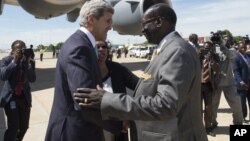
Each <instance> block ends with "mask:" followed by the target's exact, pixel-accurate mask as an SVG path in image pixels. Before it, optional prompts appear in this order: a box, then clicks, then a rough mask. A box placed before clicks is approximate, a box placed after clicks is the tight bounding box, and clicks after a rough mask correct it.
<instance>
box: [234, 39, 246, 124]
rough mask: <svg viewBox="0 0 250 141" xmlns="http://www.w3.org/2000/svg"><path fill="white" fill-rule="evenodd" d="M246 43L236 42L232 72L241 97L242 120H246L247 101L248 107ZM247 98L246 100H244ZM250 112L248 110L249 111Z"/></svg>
mask: <svg viewBox="0 0 250 141" xmlns="http://www.w3.org/2000/svg"><path fill="white" fill-rule="evenodd" d="M246 49H247V48H246V44H245V43H244V42H240V43H239V44H238V49H237V54H236V57H235V59H234V61H233V72H234V78H235V81H236V86H237V92H238V94H239V95H240V98H241V108H242V113H243V118H244V122H247V120H246V117H247V101H248V107H249V109H250V105H249V102H250V89H249V86H250V83H249V82H250V73H249V70H250V56H249V55H248V54H247V53H246ZM246 100H247V101H246ZM249 113H250V112H249Z"/></svg>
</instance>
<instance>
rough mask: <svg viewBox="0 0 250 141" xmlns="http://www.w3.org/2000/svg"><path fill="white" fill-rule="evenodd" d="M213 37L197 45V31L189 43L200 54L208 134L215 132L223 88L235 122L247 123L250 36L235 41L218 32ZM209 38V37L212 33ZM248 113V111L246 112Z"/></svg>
mask: <svg viewBox="0 0 250 141" xmlns="http://www.w3.org/2000/svg"><path fill="white" fill-rule="evenodd" d="M219 37H220V38H219V39H217V40H216V41H213V40H211V41H208V42H205V43H204V44H203V46H200V45H199V44H198V35H197V34H191V35H190V37H189V43H190V44H191V45H192V46H193V47H194V48H195V50H196V51H197V53H198V55H199V56H200V62H201V66H202V72H201V76H202V79H201V94H202V98H203V99H204V105H205V108H204V123H205V129H206V132H207V134H209V135H211V136H215V133H214V132H213V130H214V129H215V128H216V127H217V126H218V122H217V120H216V118H217V112H218V107H219V104H220V98H221V94H222V92H223V94H224V96H225V98H226V101H227V103H228V105H229V106H230V108H231V110H232V113H233V115H232V116H233V121H232V123H233V124H234V125H242V124H243V123H248V122H249V120H247V119H246V117H247V111H249V108H250V106H249V104H248V110H247V101H248V103H249V102H250V101H249V100H250V99H249V96H250V91H249V90H248V88H249V86H250V83H249V80H250V65H249V64H250V54H249V53H247V52H246V51H247V46H248V50H249V51H250V44H249V39H243V40H242V41H240V42H237V43H234V42H233V37H232V36H231V35H230V34H228V33H226V32H224V33H223V32H221V33H220V36H219ZM211 38H212V37H211ZM248 114H249V116H250V113H248Z"/></svg>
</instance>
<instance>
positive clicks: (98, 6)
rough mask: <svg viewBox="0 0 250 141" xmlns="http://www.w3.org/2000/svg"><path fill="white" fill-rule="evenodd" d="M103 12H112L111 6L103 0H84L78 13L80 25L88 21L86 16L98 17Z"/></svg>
mask: <svg viewBox="0 0 250 141" xmlns="http://www.w3.org/2000/svg"><path fill="white" fill-rule="evenodd" d="M104 12H110V13H112V14H113V13H114V9H113V7H112V6H111V5H110V4H109V3H107V2H106V1H103V0H89V1H86V2H85V3H84V4H83V6H82V8H81V10H80V13H79V17H80V25H81V26H85V25H86V24H87V22H88V16H90V15H93V16H94V17H95V18H97V19H99V18H100V17H102V16H103V15H104Z"/></svg>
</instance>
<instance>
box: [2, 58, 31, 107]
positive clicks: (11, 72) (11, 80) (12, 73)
mask: <svg viewBox="0 0 250 141" xmlns="http://www.w3.org/2000/svg"><path fill="white" fill-rule="evenodd" d="M12 60H13V57H12V56H7V57H5V58H3V59H2V61H1V67H0V69H1V72H0V76H1V79H2V80H3V81H4V85H3V88H2V91H1V94H0V105H1V107H4V106H6V105H7V104H8V103H9V102H10V101H11V100H12V98H13V96H14V94H15V86H16V82H17V81H16V77H17V76H16V75H17V66H18V65H17V64H15V63H12ZM20 64H21V65H20ZM20 64H19V65H20V66H22V67H21V69H22V71H23V72H24V85H23V86H24V97H25V99H26V101H27V104H28V105H29V106H30V107H31V90H30V84H29V82H35V81H36V73H35V65H34V64H32V65H29V64H28V63H27V62H25V61H22V62H21V63H20Z"/></svg>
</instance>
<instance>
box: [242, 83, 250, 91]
mask: <svg viewBox="0 0 250 141" xmlns="http://www.w3.org/2000/svg"><path fill="white" fill-rule="evenodd" d="M240 86H241V89H242V90H246V91H247V90H248V85H247V84H246V83H244V82H240Z"/></svg>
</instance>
